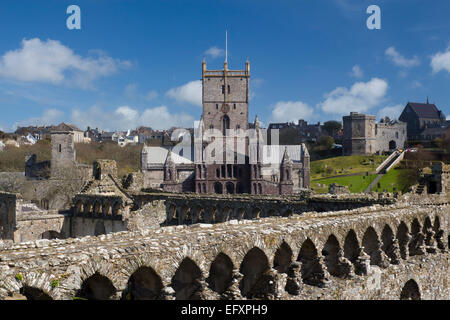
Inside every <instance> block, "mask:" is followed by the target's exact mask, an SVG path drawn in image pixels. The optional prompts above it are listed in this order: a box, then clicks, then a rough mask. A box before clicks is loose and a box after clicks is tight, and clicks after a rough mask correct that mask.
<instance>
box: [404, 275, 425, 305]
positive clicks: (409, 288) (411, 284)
mask: <svg viewBox="0 0 450 320" xmlns="http://www.w3.org/2000/svg"><path fill="white" fill-rule="evenodd" d="M420 299H421V295H420V288H419V286H418V285H417V282H416V281H414V280H413V279H410V280H408V281H407V282H406V283H405V285H404V286H403V289H402V291H401V292H400V300H420Z"/></svg>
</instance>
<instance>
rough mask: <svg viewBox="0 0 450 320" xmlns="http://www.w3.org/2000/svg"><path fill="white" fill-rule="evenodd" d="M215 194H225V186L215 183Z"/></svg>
mask: <svg viewBox="0 0 450 320" xmlns="http://www.w3.org/2000/svg"><path fill="white" fill-rule="evenodd" d="M214 192H215V193H218V194H222V193H223V185H222V183H220V182H215V183H214Z"/></svg>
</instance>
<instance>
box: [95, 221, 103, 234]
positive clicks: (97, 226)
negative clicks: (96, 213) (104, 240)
mask: <svg viewBox="0 0 450 320" xmlns="http://www.w3.org/2000/svg"><path fill="white" fill-rule="evenodd" d="M101 234H106V228H105V223H104V221H103V220H99V221H97V222H96V223H95V229H94V235H95V236H99V235H101Z"/></svg>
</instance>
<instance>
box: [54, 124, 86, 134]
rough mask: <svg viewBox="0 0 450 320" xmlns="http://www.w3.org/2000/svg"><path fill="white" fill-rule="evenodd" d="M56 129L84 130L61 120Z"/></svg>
mask: <svg viewBox="0 0 450 320" xmlns="http://www.w3.org/2000/svg"><path fill="white" fill-rule="evenodd" d="M54 130H55V131H81V132H83V130H81V129H80V128H78V127H77V126H74V125H73V124H67V123H64V122H61V123H60V124H58V125H57V126H56V127H55V128H54Z"/></svg>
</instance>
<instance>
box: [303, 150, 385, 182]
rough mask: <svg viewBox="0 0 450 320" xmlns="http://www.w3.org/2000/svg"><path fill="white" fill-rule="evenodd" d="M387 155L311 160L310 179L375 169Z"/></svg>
mask: <svg viewBox="0 0 450 320" xmlns="http://www.w3.org/2000/svg"><path fill="white" fill-rule="evenodd" d="M386 158H387V156H378V155H372V156H345V157H335V158H329V159H324V160H316V161H311V181H313V180H317V179H322V178H327V177H332V176H338V175H345V174H354V173H364V172H370V171H375V169H376V168H377V167H378V166H379V165H380V164H381V163H382V162H383V161H384V160H385V159H386Z"/></svg>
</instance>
